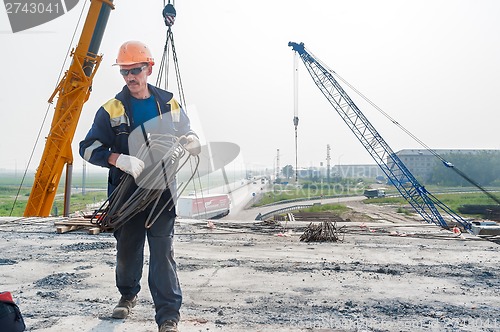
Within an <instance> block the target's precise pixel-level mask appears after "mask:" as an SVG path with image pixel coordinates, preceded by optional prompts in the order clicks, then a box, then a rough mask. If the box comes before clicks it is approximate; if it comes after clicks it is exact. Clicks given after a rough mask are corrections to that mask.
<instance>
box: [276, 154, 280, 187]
mask: <svg viewBox="0 0 500 332" xmlns="http://www.w3.org/2000/svg"><path fill="white" fill-rule="evenodd" d="M279 177H280V149H276V180H278V179H279Z"/></svg>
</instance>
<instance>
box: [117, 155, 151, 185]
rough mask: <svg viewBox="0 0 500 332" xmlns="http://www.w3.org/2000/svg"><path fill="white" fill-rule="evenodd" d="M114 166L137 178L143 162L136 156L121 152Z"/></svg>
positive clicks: (142, 167)
mask: <svg viewBox="0 0 500 332" xmlns="http://www.w3.org/2000/svg"><path fill="white" fill-rule="evenodd" d="M116 167H118V168H119V169H121V170H122V171H124V172H125V173H127V174H130V175H132V176H133V177H134V179H137V177H138V176H139V175H140V174H141V172H142V170H143V169H144V162H143V161H142V160H140V159H139V158H137V157H134V156H129V155H126V154H121V155H119V156H118V159H116Z"/></svg>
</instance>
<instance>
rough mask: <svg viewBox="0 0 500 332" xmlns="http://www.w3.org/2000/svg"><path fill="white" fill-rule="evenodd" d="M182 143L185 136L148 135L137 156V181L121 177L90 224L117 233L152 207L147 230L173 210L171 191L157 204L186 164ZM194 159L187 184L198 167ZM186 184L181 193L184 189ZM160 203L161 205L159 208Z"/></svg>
mask: <svg viewBox="0 0 500 332" xmlns="http://www.w3.org/2000/svg"><path fill="white" fill-rule="evenodd" d="M185 140H186V138H185V136H181V137H175V136H172V135H164V134H153V135H148V137H147V140H146V142H145V143H144V144H142V146H141V147H140V148H139V150H138V153H137V155H136V157H137V158H139V159H141V160H143V161H144V163H145V169H144V170H143V172H142V173H141V175H139V176H138V177H137V179H134V178H133V177H132V176H131V175H129V174H124V175H123V176H124V178H122V180H121V181H120V183H119V185H118V186H117V187H116V189H115V190H114V191H113V192H112V193H111V195H110V196H109V197H108V199H107V201H106V202H105V203H104V204H103V205H102V206H101V208H100V209H99V210H98V211H96V212H95V213H94V216H93V217H92V222H93V223H95V224H97V225H99V226H100V228H101V230H104V231H110V230H116V229H118V228H120V227H121V226H123V224H124V223H126V222H127V221H128V220H130V218H132V217H134V216H135V215H136V214H138V213H139V212H142V211H144V210H145V209H146V208H148V207H151V212H150V213H149V215H148V217H147V218H146V221H145V225H144V226H145V227H146V228H150V227H151V226H152V225H153V223H154V222H155V221H156V219H157V218H158V217H159V216H160V214H161V213H162V212H163V211H164V210H165V209H172V208H173V207H174V204H173V199H174V197H173V195H174V193H173V192H172V190H171V195H170V196H171V197H170V199H169V200H168V201H167V202H166V203H164V202H161V203H160V201H161V200H160V199H161V197H162V194H163V193H164V192H165V190H169V189H171V188H172V189H173V187H174V186H175V178H176V174H177V172H178V171H179V170H180V169H182V167H183V166H184V165H186V163H187V162H188V161H189V158H190V156H189V153H188V157H187V158H183V157H185V155H186V152H187V151H186V150H185V149H184V146H183V143H185ZM194 158H195V159H196V161H195V162H196V167H195V171H194V172H193V175H192V176H191V178H190V179H189V181H190V180H191V179H192V178H193V176H194V174H195V173H196V169H197V166H198V164H199V157H198V156H195V157H194ZM189 181H187V182H186V184H185V185H184V186H183V187H182V188H181V190H180V192H182V191H183V190H184V189H185V187H186V185H187V184H188V183H189ZM179 195H180V193H179ZM161 204H163V205H162V206H160V205H161Z"/></svg>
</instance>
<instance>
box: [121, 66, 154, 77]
mask: <svg viewBox="0 0 500 332" xmlns="http://www.w3.org/2000/svg"><path fill="white" fill-rule="evenodd" d="M147 66H148V65H143V66H140V67H136V68H132V69H120V74H122V75H123V76H127V75H128V74H129V73H130V74H132V75H139V74H140V73H141V72H142V71H143V70H144V68H146V67H147Z"/></svg>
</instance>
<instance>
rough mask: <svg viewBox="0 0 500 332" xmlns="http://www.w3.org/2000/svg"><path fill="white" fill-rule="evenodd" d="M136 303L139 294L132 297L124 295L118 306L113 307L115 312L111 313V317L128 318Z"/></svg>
mask: <svg viewBox="0 0 500 332" xmlns="http://www.w3.org/2000/svg"><path fill="white" fill-rule="evenodd" d="M136 304H137V295H135V296H134V297H133V298H131V299H127V298H125V297H123V296H122V297H121V298H120V301H119V302H118V304H117V305H116V307H115V308H114V309H113V314H112V315H111V317H113V318H117V319H123V318H127V316H128V315H129V314H130V310H131V309H132V308H133V307H135V305H136Z"/></svg>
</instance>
